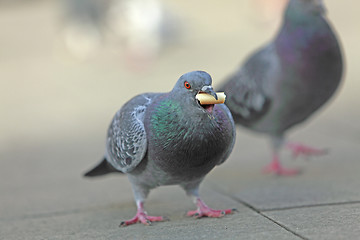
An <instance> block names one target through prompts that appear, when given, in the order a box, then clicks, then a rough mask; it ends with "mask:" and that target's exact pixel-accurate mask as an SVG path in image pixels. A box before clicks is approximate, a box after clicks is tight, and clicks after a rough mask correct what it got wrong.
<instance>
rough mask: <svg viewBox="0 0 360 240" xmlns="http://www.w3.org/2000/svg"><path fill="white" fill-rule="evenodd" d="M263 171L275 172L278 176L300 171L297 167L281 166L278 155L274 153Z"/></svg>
mask: <svg viewBox="0 0 360 240" xmlns="http://www.w3.org/2000/svg"><path fill="white" fill-rule="evenodd" d="M263 172H264V173H275V174H277V175H279V176H293V175H297V174H299V173H300V170H299V169H287V168H284V167H283V166H281V163H280V161H279V157H278V156H277V155H274V157H273V160H272V161H271V163H270V164H269V165H267V166H266V167H265V168H264V170H263Z"/></svg>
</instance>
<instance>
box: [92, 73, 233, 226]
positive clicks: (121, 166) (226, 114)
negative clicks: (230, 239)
mask: <svg viewBox="0 0 360 240" xmlns="http://www.w3.org/2000/svg"><path fill="white" fill-rule="evenodd" d="M211 84H212V79H211V77H210V75H209V74H207V73H206V72H203V71H194V72H189V73H186V74H184V75H182V76H181V77H180V78H179V80H178V81H177V83H176V85H175V87H174V88H173V90H172V91H171V92H168V93H144V94H140V95H138V96H136V97H134V98H132V99H131V100H130V101H128V102H127V103H126V104H125V105H124V106H123V107H122V108H121V109H120V110H119V111H118V112H117V113H116V115H115V117H114V118H113V120H112V123H111V125H110V127H109V130H108V136H107V143H106V153H105V158H104V160H103V161H102V162H101V163H100V164H99V165H98V166H96V167H95V168H94V169H92V170H90V171H89V172H88V173H86V174H85V176H90V177H91V176H99V175H103V174H106V173H110V172H122V173H126V174H127V176H128V178H129V181H130V183H131V184H132V188H133V192H134V197H135V201H136V205H137V213H136V215H135V217H134V218H132V219H130V220H128V221H123V222H122V223H121V224H120V225H121V226H126V225H130V224H134V223H136V222H141V223H143V224H145V225H149V224H151V222H152V221H163V220H164V218H163V217H160V216H159V217H157V216H148V215H147V214H146V212H145V211H144V207H143V204H144V201H145V199H146V197H147V195H148V193H149V191H150V190H151V189H153V188H156V187H158V186H162V185H175V184H176V185H180V186H181V187H182V188H183V189H184V190H185V192H186V193H187V194H188V195H189V196H191V197H193V198H194V202H195V203H196V205H197V210H195V211H189V212H188V215H189V216H195V217H202V216H208V217H222V216H224V215H225V214H228V213H231V212H232V209H226V210H214V209H211V208H209V207H208V206H206V205H205V203H204V202H203V201H202V200H201V199H200V197H199V192H198V191H199V185H200V183H201V182H202V180H203V179H204V177H205V175H206V174H207V173H209V172H210V171H211V170H212V169H213V168H214V167H215V166H216V165H219V164H221V163H223V162H224V161H225V160H226V159H227V158H228V156H229V155H230V153H231V151H232V148H233V145H234V141H235V125H234V121H233V118H232V116H231V113H230V111H229V109H228V108H227V107H226V106H225V105H224V104H215V105H214V104H209V105H201V104H200V103H199V102H198V100H196V97H197V95H198V94H199V93H202V94H203V93H207V94H210V95H212V96H214V98H217V97H216V96H217V95H216V93H215V92H214V90H213V88H212V85H211Z"/></svg>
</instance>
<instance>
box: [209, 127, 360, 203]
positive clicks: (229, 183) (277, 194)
mask: <svg viewBox="0 0 360 240" xmlns="http://www.w3.org/2000/svg"><path fill="white" fill-rule="evenodd" d="M239 135H240V134H238V139H239V141H238V142H237V143H238V145H239V146H241V143H242V142H244V140H240V138H241V137H240V136H239ZM309 135H310V134H309ZM311 135H312V136H314V137H310V136H308V138H307V139H311V140H312V141H315V142H316V141H318V140H320V139H322V140H323V143H325V144H326V143H329V145H328V146H331V151H330V153H329V154H328V155H326V156H322V157H317V158H313V159H312V160H310V161H304V160H302V159H298V160H296V161H291V156H289V155H284V158H283V163H284V165H286V166H292V167H301V168H302V169H303V173H302V174H300V175H299V176H295V177H277V176H273V175H266V174H265V175H264V174H261V173H260V171H261V168H262V167H263V166H264V165H265V164H267V162H268V161H269V155H266V154H265V153H264V152H256V151H254V152H253V153H248V152H246V154H245V155H243V153H242V150H241V148H240V147H236V149H235V152H234V153H233V154H232V155H231V158H230V159H229V161H228V163H225V164H224V167H222V166H221V167H219V168H217V169H216V171H213V172H212V174H211V176H210V177H209V181H208V183H209V184H210V185H212V186H213V187H214V188H215V189H218V190H219V191H225V192H226V193H227V194H229V195H232V196H234V197H236V198H238V199H240V200H241V201H244V202H247V203H249V204H251V205H252V206H254V207H255V208H257V209H261V210H266V209H277V208H288V207H294V206H305V205H316V204H325V203H336V202H339V203H341V202H348V201H350V202H353V201H360V187H359V186H360V185H359V184H360V175H359V174H358V169H360V161H358V157H357V156H358V153H357V149H358V144H357V143H354V142H350V141H345V142H344V141H343V140H342V139H334V138H332V139H331V140H329V139H326V138H325V137H324V136H321V135H316V134H314V133H313V134H311ZM245 137H246V136H245ZM301 139H306V138H301V137H300V140H301ZM250 140H251V142H250ZM246 142H247V143H244V146H245V148H244V149H246V146H247V144H249V142H250V143H253V144H255V143H258V142H259V143H260V141H255V140H253V139H252V138H247V139H246Z"/></svg>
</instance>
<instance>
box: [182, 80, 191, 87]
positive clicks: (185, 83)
mask: <svg viewBox="0 0 360 240" xmlns="http://www.w3.org/2000/svg"><path fill="white" fill-rule="evenodd" d="M184 86H185V88H187V89H190V88H191V85H190V83H189V82H187V81H186V82H184Z"/></svg>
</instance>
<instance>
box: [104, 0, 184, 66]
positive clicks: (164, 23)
mask: <svg viewBox="0 0 360 240" xmlns="http://www.w3.org/2000/svg"><path fill="white" fill-rule="evenodd" d="M108 23H109V27H110V29H111V30H112V31H113V32H114V33H115V34H116V36H118V37H119V39H120V40H121V44H122V48H123V50H124V57H125V61H126V63H127V64H128V66H129V67H130V68H135V69H136V68H138V67H140V68H141V67H147V65H148V64H150V63H151V62H152V61H154V60H155V59H156V58H157V57H158V56H159V54H160V53H161V51H162V50H163V49H164V48H166V47H167V46H169V45H171V44H177V43H178V41H179V39H180V34H179V32H181V24H180V21H179V18H178V16H175V15H174V14H173V13H172V11H171V10H170V9H169V8H168V7H166V6H165V5H164V4H163V3H162V2H161V1H160V0H117V1H114V4H113V6H112V7H111V9H110V11H109V14H108Z"/></svg>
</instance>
